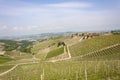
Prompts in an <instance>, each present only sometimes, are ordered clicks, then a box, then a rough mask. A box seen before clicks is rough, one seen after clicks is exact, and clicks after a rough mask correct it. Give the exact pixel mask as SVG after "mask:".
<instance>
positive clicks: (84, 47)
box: [70, 35, 120, 57]
mask: <svg viewBox="0 0 120 80" xmlns="http://www.w3.org/2000/svg"><path fill="white" fill-rule="evenodd" d="M117 43H120V35H109V36H99V37H95V38H91V39H87V40H83V41H82V42H79V43H77V44H74V45H72V46H70V53H71V55H72V57H77V56H81V55H85V54H87V53H90V52H94V51H97V50H100V49H102V48H105V47H108V46H111V45H114V44H117Z"/></svg>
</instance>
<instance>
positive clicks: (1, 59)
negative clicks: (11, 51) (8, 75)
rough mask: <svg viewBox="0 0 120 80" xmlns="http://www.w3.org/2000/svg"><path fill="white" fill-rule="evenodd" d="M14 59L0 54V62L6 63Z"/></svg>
mask: <svg viewBox="0 0 120 80" xmlns="http://www.w3.org/2000/svg"><path fill="white" fill-rule="evenodd" d="M12 60H13V59H11V58H8V57H3V56H0V64H2V63H5V62H9V61H12Z"/></svg>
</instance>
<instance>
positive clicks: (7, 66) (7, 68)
mask: <svg viewBox="0 0 120 80" xmlns="http://www.w3.org/2000/svg"><path fill="white" fill-rule="evenodd" d="M13 66H14V65H6V66H0V73H2V72H5V71H7V70H9V69H11V68H12V67H13Z"/></svg>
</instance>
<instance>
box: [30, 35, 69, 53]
mask: <svg viewBox="0 0 120 80" xmlns="http://www.w3.org/2000/svg"><path fill="white" fill-rule="evenodd" d="M66 39H69V37H66V36H62V37H56V38H51V39H48V40H44V41H40V42H36V43H35V44H34V45H33V48H32V50H31V51H32V53H35V54H36V53H38V54H39V53H41V52H42V53H43V50H44V49H46V48H49V51H51V50H54V49H57V45H58V42H61V41H62V42H64V40H66Z"/></svg>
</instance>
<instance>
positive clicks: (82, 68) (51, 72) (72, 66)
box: [0, 61, 120, 80]
mask: <svg viewBox="0 0 120 80" xmlns="http://www.w3.org/2000/svg"><path fill="white" fill-rule="evenodd" d="M0 79H1V80H119V79H120V61H84V62H83V61H82V62H56V63H48V62H41V63H39V64H28V65H21V66H18V67H17V68H15V70H13V71H11V72H9V73H8V74H6V75H4V76H2V77H0Z"/></svg>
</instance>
